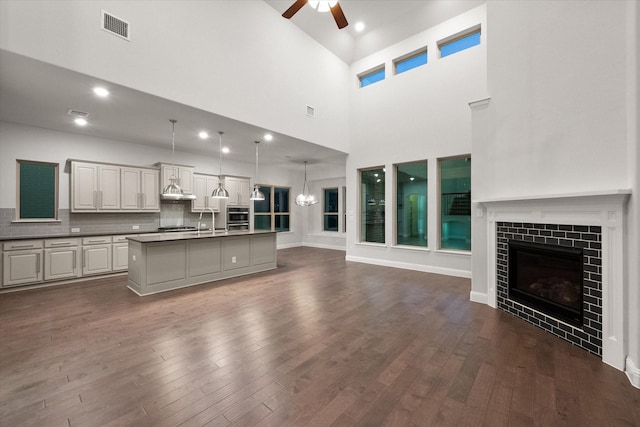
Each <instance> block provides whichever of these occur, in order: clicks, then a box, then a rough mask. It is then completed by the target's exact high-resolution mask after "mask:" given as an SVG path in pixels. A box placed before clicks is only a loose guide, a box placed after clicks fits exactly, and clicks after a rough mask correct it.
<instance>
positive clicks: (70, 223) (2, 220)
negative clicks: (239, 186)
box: [0, 203, 217, 239]
mask: <svg viewBox="0 0 640 427" xmlns="http://www.w3.org/2000/svg"><path fill="white" fill-rule="evenodd" d="M187 206H188V205H186V204H184V203H179V204H178V203H162V204H161V207H160V212H150V213H71V212H70V211H69V209H59V210H58V214H59V222H50V223H47V222H38V223H33V222H31V223H30V222H12V221H13V220H14V219H15V209H14V208H1V209H0V238H2V239H7V238H12V237H16V238H23V237H49V236H68V235H72V234H76V233H77V234H111V233H113V234H120V233H129V232H130V233H144V232H149V231H156V230H157V229H158V227H159V226H161V225H193V226H197V225H198V216H199V214H197V213H191V212H190V210H189V209H188V207H187ZM216 215H217V214H216ZM209 222H210V220H209ZM133 226H138V229H135V230H134V229H133ZM76 228H77V229H79V231H77V232H76V231H74V232H72V229H76Z"/></svg>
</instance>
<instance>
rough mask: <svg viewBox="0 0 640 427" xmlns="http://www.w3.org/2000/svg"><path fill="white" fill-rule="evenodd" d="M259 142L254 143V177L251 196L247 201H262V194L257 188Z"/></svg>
mask: <svg viewBox="0 0 640 427" xmlns="http://www.w3.org/2000/svg"><path fill="white" fill-rule="evenodd" d="M259 144H260V141H256V176H255V177H254V178H253V180H254V183H253V190H252V191H251V195H250V196H249V200H264V194H262V191H260V187H258V145H259Z"/></svg>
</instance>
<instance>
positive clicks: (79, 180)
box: [71, 161, 120, 212]
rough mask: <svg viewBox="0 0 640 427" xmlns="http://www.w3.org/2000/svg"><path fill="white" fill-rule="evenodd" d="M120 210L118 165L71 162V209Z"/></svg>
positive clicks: (86, 210)
mask: <svg viewBox="0 0 640 427" xmlns="http://www.w3.org/2000/svg"><path fill="white" fill-rule="evenodd" d="M114 210H120V166H115V165H107V164H100V163H86V162H76V161H73V162H72V163H71V211H72V212H91V211H114Z"/></svg>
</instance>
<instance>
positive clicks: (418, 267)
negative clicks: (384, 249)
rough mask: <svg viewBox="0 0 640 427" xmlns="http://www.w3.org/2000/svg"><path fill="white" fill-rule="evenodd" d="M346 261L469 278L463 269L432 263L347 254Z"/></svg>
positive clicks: (469, 274) (468, 274) (469, 273)
mask: <svg viewBox="0 0 640 427" xmlns="http://www.w3.org/2000/svg"><path fill="white" fill-rule="evenodd" d="M345 259H346V260H347V261H352V262H361V263H363V264H374V265H382V266H385V267H395V268H403V269H405V270H415V271H423V272H425V273H435V274H442V275H445V276H454V277H463V278H465V279H470V278H471V272H470V271H465V270H457V269H454V268H444V267H434V266H432V265H422V264H411V263H408V262H399V261H390V260H386V259H379V258H365V257H357V256H353V255H347V256H346V257H345Z"/></svg>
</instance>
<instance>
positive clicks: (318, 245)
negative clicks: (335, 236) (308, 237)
mask: <svg viewBox="0 0 640 427" xmlns="http://www.w3.org/2000/svg"><path fill="white" fill-rule="evenodd" d="M302 246H307V247H309V248H319V249H333V250H336V251H342V252H345V251H346V250H347V248H345V247H344V246H337V245H327V244H324V243H307V242H305V243H303V244H302Z"/></svg>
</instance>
